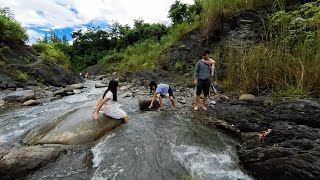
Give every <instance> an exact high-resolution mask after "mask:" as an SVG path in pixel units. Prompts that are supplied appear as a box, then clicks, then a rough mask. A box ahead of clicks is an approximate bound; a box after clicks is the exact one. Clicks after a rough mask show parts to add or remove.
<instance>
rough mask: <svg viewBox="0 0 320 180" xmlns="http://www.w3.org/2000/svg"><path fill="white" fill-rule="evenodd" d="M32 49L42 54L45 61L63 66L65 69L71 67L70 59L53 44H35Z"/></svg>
mask: <svg viewBox="0 0 320 180" xmlns="http://www.w3.org/2000/svg"><path fill="white" fill-rule="evenodd" d="M32 47H33V48H34V49H35V50H36V51H37V52H39V53H41V54H42V58H43V59H44V60H45V61H50V62H54V63H57V64H59V65H62V66H64V67H66V68H67V67H70V64H71V62H70V58H69V57H68V56H67V55H65V54H64V53H63V52H62V51H61V50H60V49H58V48H56V47H55V45H54V44H52V43H50V44H49V43H38V44H33V45H32Z"/></svg>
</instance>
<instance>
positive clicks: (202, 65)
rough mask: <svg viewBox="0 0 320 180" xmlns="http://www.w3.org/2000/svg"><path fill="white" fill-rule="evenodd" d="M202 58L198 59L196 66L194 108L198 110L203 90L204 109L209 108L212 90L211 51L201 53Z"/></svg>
mask: <svg viewBox="0 0 320 180" xmlns="http://www.w3.org/2000/svg"><path fill="white" fill-rule="evenodd" d="M201 56H202V59H201V60H200V61H198V63H197V64H196V68H195V80H194V84H195V85H196V102H195V106H194V110H196V111H198V110H199V106H200V95H201V93H202V92H203V100H202V109H203V110H205V111H206V110H208V108H207V99H208V95H209V92H210V75H211V71H212V70H211V68H212V63H213V62H212V61H213V60H211V59H210V58H209V51H203V52H202V53H201Z"/></svg>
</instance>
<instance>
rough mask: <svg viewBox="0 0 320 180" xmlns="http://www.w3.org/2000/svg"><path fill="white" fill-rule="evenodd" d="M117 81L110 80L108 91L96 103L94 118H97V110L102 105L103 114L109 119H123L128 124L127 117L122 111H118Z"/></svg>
mask: <svg viewBox="0 0 320 180" xmlns="http://www.w3.org/2000/svg"><path fill="white" fill-rule="evenodd" d="M118 84H119V83H118V81H115V80H111V81H110V82H109V86H108V89H107V90H106V91H105V92H104V94H103V96H102V98H100V99H99V100H98V102H97V106H96V110H95V113H94V116H93V117H94V118H95V119H98V118H99V110H100V109H101V107H102V106H103V105H105V109H104V111H103V113H104V114H105V115H107V116H109V117H112V118H114V119H124V122H126V123H127V122H128V115H127V113H126V112H124V111H123V110H122V109H120V106H121V105H120V104H119V103H117V87H118Z"/></svg>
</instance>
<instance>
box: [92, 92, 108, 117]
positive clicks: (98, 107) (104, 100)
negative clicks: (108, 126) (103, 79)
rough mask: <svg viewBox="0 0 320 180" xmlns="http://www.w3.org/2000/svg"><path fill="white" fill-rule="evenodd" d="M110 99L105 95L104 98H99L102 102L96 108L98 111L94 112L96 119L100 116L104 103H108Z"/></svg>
mask: <svg viewBox="0 0 320 180" xmlns="http://www.w3.org/2000/svg"><path fill="white" fill-rule="evenodd" d="M108 100H109V98H107V97H105V98H104V99H102V100H101V99H99V101H100V102H98V106H97V108H96V111H95V112H94V115H93V117H94V119H98V118H99V111H100V109H101V107H102V106H103V105H104V103H106V102H107V101H108Z"/></svg>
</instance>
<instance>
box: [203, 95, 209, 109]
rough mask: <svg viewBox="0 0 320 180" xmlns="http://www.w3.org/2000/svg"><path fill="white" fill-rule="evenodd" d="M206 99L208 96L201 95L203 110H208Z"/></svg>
mask: <svg viewBox="0 0 320 180" xmlns="http://www.w3.org/2000/svg"><path fill="white" fill-rule="evenodd" d="M207 99H208V96H203V99H202V108H203V110H205V111H206V110H208V108H207Z"/></svg>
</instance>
